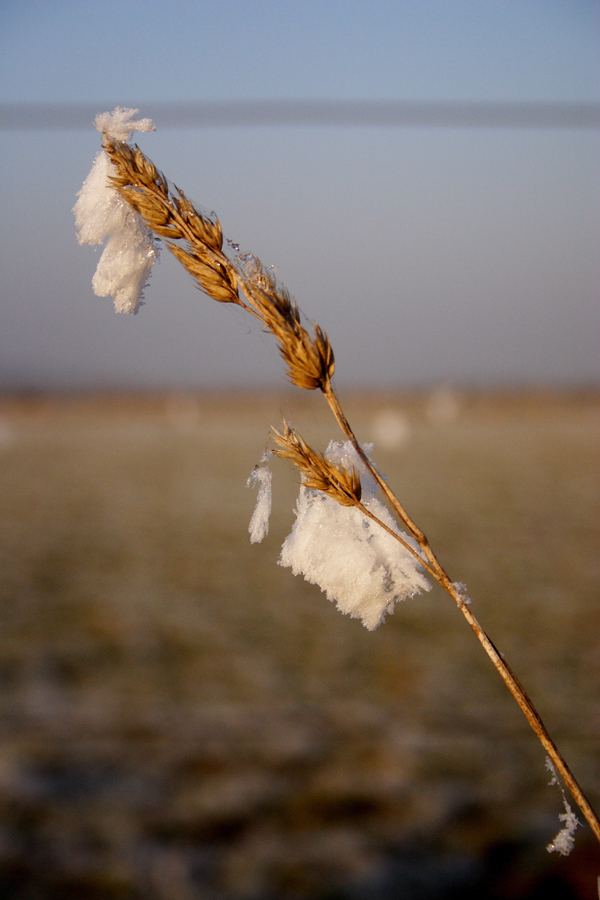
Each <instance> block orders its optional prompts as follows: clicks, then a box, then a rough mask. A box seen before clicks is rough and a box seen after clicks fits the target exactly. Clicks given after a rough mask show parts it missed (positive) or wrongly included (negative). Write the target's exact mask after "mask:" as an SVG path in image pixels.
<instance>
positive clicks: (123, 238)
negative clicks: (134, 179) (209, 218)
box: [73, 106, 158, 313]
mask: <svg viewBox="0 0 600 900" xmlns="http://www.w3.org/2000/svg"><path fill="white" fill-rule="evenodd" d="M137 112H138V110H137V109H123V108H122V107H120V106H117V108H116V109H115V110H114V111H113V112H112V113H108V112H107V113H100V114H99V115H98V116H97V117H96V128H98V130H99V131H103V132H104V133H106V134H107V135H108V136H109V137H112V138H115V139H116V140H129V138H130V137H131V136H132V134H133V132H134V131H154V123H153V122H152V121H151V120H150V119H141V120H139V121H134V120H133V119H132V117H133V116H134V115H135V113H137ZM113 174H114V166H113V164H112V163H111V161H110V159H109V157H108V155H107V154H106V153H105V152H104V150H102V151H101V152H100V153H98V154H97V156H96V159H95V160H94V164H93V166H92V169H91V171H90V173H89V175H88V177H87V178H86V180H85V181H84V183H83V186H82V188H81V190H80V191H79V194H78V195H77V196H78V200H77V203H76V204H75V207H74V209H73V212H74V213H75V223H76V225H77V230H78V240H79V243H80V244H101V243H102V242H103V241H104V240H105V239H106V238H108V240H107V243H106V247H105V248H104V252H103V253H102V256H101V257H100V260H99V262H98V266H97V268H96V273H95V275H94V278H93V280H92V286H93V288H94V293H95V294H97V295H98V296H99V297H106V296H108V295H109V294H110V295H112V297H113V298H114V301H115V310H116V311H117V312H123V313H137V311H138V309H139V306H140V302H141V300H142V294H143V290H144V287H145V285H146V283H147V281H148V278H149V277H150V270H151V269H152V266H153V264H154V263H155V262H156V260H157V259H158V246H157V244H156V242H155V241H154V238H153V236H152V232H151V231H150V230H149V229H148V228H147V227H146V225H145V224H144V221H143V219H142V217H141V216H140V215H139V213H137V212H135V210H133V209H132V208H131V207H130V206H129V205H128V204H127V203H126V202H125V201H124V200H122V199H121V197H120V196H119V194H118V192H117V191H116V190H115V189H114V188H113V187H111V185H110V180H109V179H110V176H111V175H113Z"/></svg>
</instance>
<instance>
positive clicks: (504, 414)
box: [0, 393, 600, 900]
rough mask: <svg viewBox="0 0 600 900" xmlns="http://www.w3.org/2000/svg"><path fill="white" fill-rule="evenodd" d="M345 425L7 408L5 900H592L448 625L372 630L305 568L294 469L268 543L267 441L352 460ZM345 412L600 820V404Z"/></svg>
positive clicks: (3, 415)
mask: <svg viewBox="0 0 600 900" xmlns="http://www.w3.org/2000/svg"><path fill="white" fill-rule="evenodd" d="M318 400H319V398H317V397H312V396H307V395H302V396H300V397H298V395H289V396H282V397H268V396H263V397H260V396H253V397H247V396H246V397H242V396H239V397H235V396H233V397H232V396H230V397H194V396H190V395H188V396H180V397H170V398H169V397H162V398H161V397H147V398H141V399H140V398H138V399H136V398H119V397H112V398H110V397H104V398H102V397H96V398H88V399H85V398H71V399H70V400H66V399H64V398H63V399H61V398H43V397H40V398H29V399H27V398H21V399H14V398H13V399H11V398H5V399H4V400H3V401H2V402H0V462H1V465H0V496H1V498H2V499H1V502H0V507H1V515H0V559H1V570H0V587H1V590H2V603H1V607H0V615H1V618H2V621H1V623H0V684H1V693H0V716H1V718H0V726H1V735H0V790H1V795H0V898H5V897H6V898H9V897H10V898H13V897H14V898H17V897H19V898H20V897H23V898H36V900H37V898H67V897H68V898H75V897H77V898H79V897H86V898H87V897H91V898H94V900H96V898H98V900H100V898H101V900H104V898H106V900H109V898H110V900H112V898H135V900H137V898H139V900H141V898H144V900H147V898H157V900H163V898H164V900H189V898H231V900H237V898H249V900H254V898H256V900H263V898H265V900H267V898H273V900H280V898H281V900H284V898H285V900H287V898H309V897H311V898H312V897H329V898H331V897H339V898H346V897H347V898H356V900H363V898H373V900H384V898H385V900H387V898H404V897H406V898H419V900H420V898H441V897H450V896H452V897H455V896H456V897H458V896H460V897H461V898H462V897H467V898H468V897H478V898H479V897H497V898H504V897H506V898H508V897H511V898H525V897H527V898H529V897H535V896H544V897H551V896H560V897H565V898H569V897H581V898H584V897H593V896H594V886H595V879H596V877H597V875H598V874H600V854H598V853H597V851H596V850H595V847H594V844H593V843H592V842H591V841H588V836H589V831H588V830H587V828H586V829H585V830H584V829H580V830H579V831H578V832H577V833H576V844H575V850H574V851H573V853H572V855H571V856H570V857H568V858H566V859H559V858H557V857H551V856H549V855H548V854H547V853H546V851H545V846H546V844H547V843H548V842H549V841H550V840H551V839H552V838H553V837H554V836H555V834H556V832H557V831H558V828H559V825H560V823H559V821H558V814H559V813H560V812H562V801H561V798H560V793H559V792H558V790H557V788H556V787H548V786H547V781H548V780H549V779H548V774H547V772H546V770H545V768H544V754H543V751H542V750H541V748H539V747H538V745H537V741H536V740H535V738H534V736H533V734H532V733H531V732H530V731H529V728H528V726H527V725H526V723H525V722H524V720H523V718H522V715H521V713H520V712H519V711H518V710H517V709H516V707H515V706H514V703H513V701H512V700H511V698H510V697H509V695H508V693H507V692H506V689H505V688H504V687H503V685H502V684H501V683H500V680H499V678H498V676H497V674H496V673H495V672H494V671H493V669H492V668H491V665H490V664H489V663H488V662H487V660H486V658H485V657H484V655H483V653H482V652H481V651H480V649H479V647H478V645H477V643H476V641H475V639H474V638H473V637H472V635H471V634H470V633H469V629H468V628H467V626H466V624H465V623H464V621H463V620H462V617H461V616H460V615H459V614H458V612H457V611H456V610H455V609H453V606H452V602H451V601H450V600H449V599H448V598H447V597H446V596H445V595H444V594H443V593H442V592H440V591H439V590H438V589H436V588H434V589H433V590H432V591H431V592H430V593H429V594H425V595H422V596H419V597H416V598H414V599H412V600H407V601H403V602H401V603H400V604H398V606H397V607H396V612H395V614H394V615H393V616H390V617H388V619H387V621H386V623H385V624H384V625H382V626H381V627H380V628H379V629H378V630H377V631H376V632H372V633H370V632H367V631H366V630H365V629H364V628H363V627H362V626H361V624H360V623H359V622H358V621H357V620H352V619H350V618H348V617H344V616H341V615H340V613H339V612H337V611H336V609H335V607H334V605H333V604H332V603H330V602H329V601H328V600H327V599H326V598H325V596H324V595H323V594H321V593H320V591H319V590H318V588H316V587H315V586H312V585H308V584H306V583H305V582H304V581H303V580H302V579H301V578H300V577H294V576H293V575H292V574H291V572H290V570H289V569H284V568H282V567H280V566H277V565H276V560H277V557H278V554H279V550H280V547H281V544H282V542H283V540H284V538H285V536H286V535H287V534H288V533H289V531H290V528H291V525H292V522H293V513H292V507H293V504H294V502H295V498H296V495H297V484H296V481H297V476H296V474H295V473H293V472H292V471H291V469H290V468H289V467H288V466H286V465H285V463H284V462H283V461H280V460H274V461H272V463H271V466H272V469H273V472H274V475H273V485H274V492H273V515H272V518H271V523H270V531H269V534H268V536H267V537H266V539H265V540H264V541H263V543H262V544H259V545H256V544H255V545H252V546H251V545H250V541H249V534H248V530H247V529H248V522H249V519H250V516H251V514H252V509H253V506H254V501H255V495H254V493H253V492H252V491H249V490H248V489H247V488H246V486H245V485H246V481H247V478H248V476H249V474H250V472H251V470H252V468H253V466H254V464H255V463H256V462H257V461H258V460H259V459H260V457H261V454H262V452H263V451H264V449H265V445H266V434H267V431H268V427H269V425H270V424H273V425H279V422H280V418H281V414H282V413H283V414H285V415H286V417H287V418H289V419H291V421H292V423H293V424H294V425H297V426H298V427H299V428H300V429H301V431H302V434H303V436H304V437H305V438H306V439H307V440H310V441H311V443H312V444H313V445H316V446H318V447H320V448H322V449H324V448H325V447H326V446H327V444H328V442H329V440H330V439H331V438H335V439H338V438H339V435H338V434H336V431H335V427H334V425H333V423H332V422H331V421H330V420H329V418H328V416H327V413H326V412H325V411H323V410H322V409H321V408H320V406H319V404H318ZM349 411H350V414H351V419H352V421H353V423H354V424H355V425H356V430H357V432H358V434H359V437H360V438H361V439H364V440H367V441H369V440H372V441H374V442H375V444H376V448H375V451H374V457H375V460H376V461H377V463H378V464H379V466H380V468H381V469H382V470H383V471H384V472H386V474H387V475H388V476H389V478H390V482H391V483H392V485H393V486H394V487H395V488H396V489H397V492H398V494H399V496H400V498H401V500H402V501H403V502H404V503H405V505H406V507H407V509H408V511H409V512H410V514H411V515H412V516H413V517H414V518H415V519H416V521H417V522H418V524H419V525H420V526H421V527H422V528H423V529H424V530H425V531H426V533H427V534H428V536H429V538H430V541H431V543H432V545H433V546H434V548H435V549H436V551H437V552H438V554H439V556H440V558H441V560H442V561H443V562H444V563H445V564H447V568H448V570H449V573H450V575H451V577H453V578H455V579H456V580H460V581H464V582H466V584H467V588H468V592H469V595H470V596H471V597H472V598H473V601H474V610H475V613H476V615H477V616H478V618H479V619H480V621H481V622H482V624H483V625H484V626H485V627H486V628H487V629H488V631H489V632H490V635H491V637H492V639H493V640H494V641H495V642H496V643H497V644H498V646H499V649H500V650H501V651H503V652H504V653H505V654H506V656H507V659H508V661H509V662H510V663H511V665H512V666H513V667H514V668H515V670H516V672H517V674H518V676H519V677H520V678H521V680H522V681H523V682H524V683H525V686H526V688H527V689H528V690H529V691H530V693H531V695H532V698H533V700H534V702H536V704H537V705H538V708H539V710H540V712H541V714H542V716H543V718H544V719H545V721H546V724H547V725H548V727H549V729H550V731H551V733H552V734H553V735H554V737H555V738H556V740H557V742H558V744H559V746H560V747H561V748H562V749H563V751H564V752H565V755H566V756H567V759H568V760H569V762H570V764H571V766H572V768H573V770H574V771H575V774H576V775H577V776H578V777H579V778H580V781H581V783H582V785H583V786H584V788H585V789H587V790H588V792H589V795H590V799H591V800H592V802H593V803H595V804H596V805H598V803H599V801H600V791H599V790H598V785H599V784H600V762H599V760H600V756H599V753H598V747H599V742H600V737H599V735H600V678H599V676H598V673H599V672H600V611H599V606H598V588H597V586H598V553H597V551H598V538H599V533H600V525H599V523H598V517H597V509H598V493H599V478H598V467H597V458H598V449H599V444H600V423H599V419H598V404H597V398H594V397H591V396H588V397H570V398H565V397H551V396H546V397H541V398H540V397H529V398H527V397H521V398H511V397H504V398H495V400H493V399H492V398H486V397H480V398H473V397H471V398H465V397H463V398H460V397H456V396H455V395H451V394H448V393H446V394H438V395H436V396H435V397H433V398H431V397H430V398H426V397H402V396H397V397H394V396H392V395H388V396H385V397H384V396H381V397H366V398H363V399H362V400H361V398H355V399H354V401H353V402H352V403H350V404H349ZM547 879H551V880H552V889H553V890H554V891H555V893H551V889H550V887H549V884H550V882H549V881H548V880H547ZM561 879H562V880H561ZM536 891H539V892H540V893H539V894H537V893H536Z"/></svg>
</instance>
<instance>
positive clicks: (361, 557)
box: [279, 442, 431, 631]
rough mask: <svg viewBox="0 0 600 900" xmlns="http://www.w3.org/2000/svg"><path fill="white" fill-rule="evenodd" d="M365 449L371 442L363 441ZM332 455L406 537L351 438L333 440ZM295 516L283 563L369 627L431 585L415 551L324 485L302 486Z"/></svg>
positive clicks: (373, 507) (364, 496)
mask: <svg viewBox="0 0 600 900" xmlns="http://www.w3.org/2000/svg"><path fill="white" fill-rule="evenodd" d="M364 449H365V451H366V452H370V451H371V450H372V445H370V446H365V447H364ZM325 456H326V457H327V459H329V460H330V461H331V462H333V463H337V464H341V465H343V466H344V467H345V468H348V469H351V468H352V467H354V468H355V469H356V471H357V472H358V473H359V475H360V476H361V483H362V502H363V503H364V505H365V506H366V507H367V509H368V510H369V511H370V512H372V513H373V514H374V515H375V516H377V518H378V519H380V520H381V521H382V522H384V523H385V524H386V525H387V526H388V527H389V528H391V529H392V530H393V531H395V532H396V533H397V534H399V535H400V536H401V537H402V538H403V539H404V540H405V541H406V542H407V543H409V544H411V546H413V545H414V547H415V549H416V550H418V546H417V545H416V544H414V542H413V541H412V539H411V538H410V537H409V536H408V535H405V534H403V533H402V532H401V531H400V530H399V529H398V526H397V525H396V523H395V521H394V519H393V518H392V516H391V515H390V513H389V512H388V511H387V509H386V508H385V507H384V506H383V504H382V503H381V502H380V501H379V500H378V499H377V497H376V488H375V484H374V482H373V480H372V478H371V477H370V476H369V475H368V473H367V472H366V470H365V469H364V466H363V464H362V463H361V461H360V459H359V458H358V456H357V455H356V453H355V451H354V448H353V447H352V444H351V443H350V442H347V443H344V444H339V443H334V442H331V443H330V444H329V447H328V448H327V451H326V453H325ZM295 512H296V521H295V523H294V526H293V528H292V532H291V534H290V535H289V536H288V537H287V538H286V540H285V542H284V544H283V547H282V549H281V556H280V560H279V562H280V565H282V566H289V567H290V568H291V569H292V572H293V573H294V575H303V576H304V577H305V578H306V580H307V581H309V582H311V583H312V584H318V585H319V587H320V588H321V590H323V591H324V592H325V593H326V595H327V597H328V599H329V600H331V601H334V602H335V603H336V605H337V607H338V609H339V610H341V612H343V613H347V614H348V615H350V616H353V617H355V618H360V619H362V622H363V624H364V625H365V627H366V628H368V629H369V631H372V630H373V629H374V628H377V626H378V625H380V624H381V622H382V621H383V620H384V619H385V616H386V614H388V613H392V612H393V610H394V606H395V604H396V603H397V602H398V601H399V600H405V599H406V598H407V597H412V596H414V595H415V594H417V593H419V592H420V591H428V590H430V587H431V586H430V584H429V582H428V581H427V580H426V578H425V577H424V576H423V574H422V571H421V567H420V566H419V563H418V561H417V560H416V559H415V557H414V556H413V555H412V554H411V553H409V551H408V550H406V549H405V548H404V547H403V546H402V545H401V544H399V543H398V541H396V540H395V539H394V538H393V537H392V536H391V535H389V534H387V532H385V531H384V530H383V529H382V528H380V527H379V526H378V525H377V523H375V522H372V521H371V520H369V519H367V518H366V516H364V515H363V514H362V513H361V512H360V511H359V510H358V509H356V508H354V507H346V506H340V504H339V503H336V501H335V500H333V499H332V498H331V497H327V496H326V495H325V494H323V493H322V492H321V491H314V490H308V489H307V488H305V487H304V486H302V487H301V488H300V494H299V497H298V501H297V504H296V510H295Z"/></svg>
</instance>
